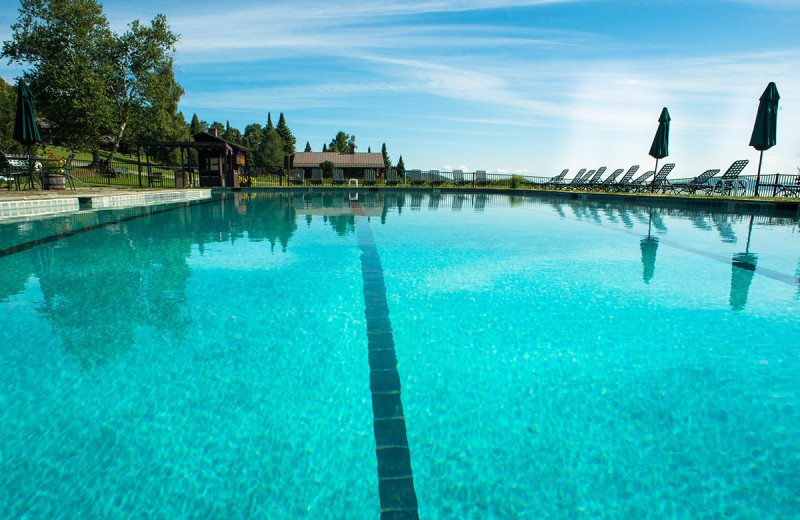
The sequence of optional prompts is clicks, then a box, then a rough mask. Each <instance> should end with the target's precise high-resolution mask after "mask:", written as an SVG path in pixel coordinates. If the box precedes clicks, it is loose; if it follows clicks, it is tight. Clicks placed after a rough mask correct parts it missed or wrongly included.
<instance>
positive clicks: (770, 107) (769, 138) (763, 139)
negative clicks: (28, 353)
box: [750, 81, 781, 197]
mask: <svg viewBox="0 0 800 520" xmlns="http://www.w3.org/2000/svg"><path fill="white" fill-rule="evenodd" d="M780 98H781V96H780V95H778V87H776V86H775V82H774V81H770V83H769V85H767V88H766V89H765V90H764V93H763V94H761V98H760V99H759V103H758V112H757V113H756V124H755V125H754V126H753V134H752V135H751V136H750V146H752V147H753V148H755V149H756V150H758V151H760V152H761V155H760V156H759V158H758V174H757V175H756V197H758V184H759V182H760V181H761V160H762V159H763V158H764V150H769V149H770V148H772V147H773V146H775V142H776V135H777V126H778V100H779V99H780Z"/></svg>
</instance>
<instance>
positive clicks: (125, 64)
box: [2, 0, 183, 157]
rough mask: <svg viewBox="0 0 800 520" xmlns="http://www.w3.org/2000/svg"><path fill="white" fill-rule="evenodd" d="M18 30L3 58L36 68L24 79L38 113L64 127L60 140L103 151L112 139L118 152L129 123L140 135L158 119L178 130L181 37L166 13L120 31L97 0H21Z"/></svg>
mask: <svg viewBox="0 0 800 520" xmlns="http://www.w3.org/2000/svg"><path fill="white" fill-rule="evenodd" d="M11 30H12V37H11V39H10V40H9V41H5V42H3V48H2V56H3V57H5V58H8V59H9V62H10V63H14V62H16V63H19V64H21V65H23V66H26V67H29V68H28V69H27V70H26V71H25V72H24V74H23V77H24V79H25V80H26V81H27V82H28V84H29V85H30V87H31V91H32V92H33V95H34V101H35V103H36V107H37V111H38V112H39V114H40V115H42V116H44V117H46V118H47V119H49V120H50V121H52V122H53V123H54V124H55V125H56V126H57V128H58V133H57V140H58V141H60V143H61V144H64V145H66V146H68V147H70V148H73V149H89V150H96V149H97V148H98V147H99V145H100V143H101V142H102V141H103V140H104V139H105V138H106V136H110V137H111V140H112V142H113V150H114V151H115V150H116V148H117V146H119V143H120V141H121V140H122V139H123V138H124V136H125V135H126V130H129V127H130V126H134V127H135V128H133V129H130V130H129V132H130V131H131V130H132V132H131V133H133V134H134V135H136V136H137V137H139V136H140V135H142V134H145V133H150V134H152V133H154V132H153V129H152V125H153V122H154V121H157V122H158V124H159V125H161V126H164V125H165V124H166V123H168V124H166V126H167V127H170V128H171V129H172V130H177V129H178V126H179V125H178V123H180V120H181V119H182V117H181V118H177V104H178V102H179V101H180V97H181V96H182V95H183V90H182V89H181V87H180V85H178V84H177V83H176V82H175V77H174V71H173V53H174V51H175V44H176V42H177V41H178V38H179V36H178V35H176V34H174V33H173V32H172V31H171V30H170V28H169V25H168V24H167V19H166V17H165V16H164V15H161V14H159V15H156V16H155V18H153V20H152V21H151V22H150V24H149V25H147V24H142V23H140V22H139V20H134V21H133V22H131V23H130V24H129V25H128V29H127V30H126V31H125V32H124V33H123V34H121V35H119V34H116V33H114V32H113V31H112V30H111V29H110V26H109V22H108V20H107V19H106V17H105V15H104V14H103V8H102V5H101V4H100V3H98V2H97V1H96V0H60V1H47V0H21V1H20V9H19V17H18V19H17V21H16V22H15V23H14V24H13V25H12V26H11ZM164 111H167V112H168V113H167V114H164V113H163V112H164ZM145 122H146V123H145ZM112 157H113V152H112Z"/></svg>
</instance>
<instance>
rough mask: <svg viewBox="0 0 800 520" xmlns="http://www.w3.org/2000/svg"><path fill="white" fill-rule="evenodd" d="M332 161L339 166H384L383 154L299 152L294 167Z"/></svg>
mask: <svg viewBox="0 0 800 520" xmlns="http://www.w3.org/2000/svg"><path fill="white" fill-rule="evenodd" d="M325 161H330V162H332V163H333V165H334V166H335V167H337V168H383V166H384V164H383V154H379V153H338V152H298V153H296V154H294V160H293V162H292V166H293V167H294V168H319V163H321V162H325Z"/></svg>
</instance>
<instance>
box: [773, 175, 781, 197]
mask: <svg viewBox="0 0 800 520" xmlns="http://www.w3.org/2000/svg"><path fill="white" fill-rule="evenodd" d="M778 175H779V174H777V173H776V174H775V185H774V186H773V187H772V198H773V199H774V198H775V196H776V195H777V194H778Z"/></svg>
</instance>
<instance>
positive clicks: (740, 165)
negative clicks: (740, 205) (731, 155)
mask: <svg viewBox="0 0 800 520" xmlns="http://www.w3.org/2000/svg"><path fill="white" fill-rule="evenodd" d="M749 162H750V160H749V159H742V160H739V161H736V162H734V163H733V164H731V166H730V168H728V171H726V172H725V173H724V174H723V175H722V177H720V178H719V179H715V181H714V183H713V184H714V187H713V188H712V189H711V193H719V194H720V195H723V194H724V195H730V193H731V191H733V192H734V194H735V193H736V192H738V190H742V191H745V190H746V189H747V181H746V180H745V179H740V178H739V174H740V173H742V170H744V167H745V166H747V163H749Z"/></svg>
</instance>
